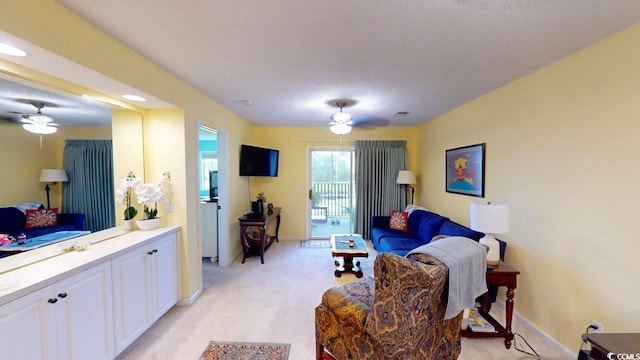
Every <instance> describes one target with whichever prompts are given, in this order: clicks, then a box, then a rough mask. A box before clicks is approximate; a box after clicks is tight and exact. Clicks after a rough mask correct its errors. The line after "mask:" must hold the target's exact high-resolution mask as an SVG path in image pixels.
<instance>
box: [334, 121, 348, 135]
mask: <svg viewBox="0 0 640 360" xmlns="http://www.w3.org/2000/svg"><path fill="white" fill-rule="evenodd" d="M329 130H331V132H332V133H334V134H336V135H345V134H348V133H350V132H351V126H349V125H347V124H344V123H337V124H335V125H331V127H330V128H329Z"/></svg>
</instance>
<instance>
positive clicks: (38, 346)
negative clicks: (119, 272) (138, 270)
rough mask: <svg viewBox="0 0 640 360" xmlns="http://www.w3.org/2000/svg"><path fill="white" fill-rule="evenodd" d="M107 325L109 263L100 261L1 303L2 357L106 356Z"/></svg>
mask: <svg viewBox="0 0 640 360" xmlns="http://www.w3.org/2000/svg"><path fill="white" fill-rule="evenodd" d="M112 324H113V320H112V306H111V266H110V264H109V263H103V264H101V265H98V266H95V267H92V268H90V269H88V270H86V271H83V272H81V273H79V274H76V275H73V276H71V277H68V278H66V279H63V280H61V281H60V282H58V283H55V284H53V285H50V286H47V287H45V288H42V289H40V290H38V291H35V292H32V293H30V294H28V295H25V296H23V297H21V298H19V299H16V300H14V301H12V302H10V303H7V304H5V305H3V306H1V307H0V329H4V330H3V335H2V336H0V349H2V350H1V351H2V357H3V358H4V357H6V358H7V359H83V360H84V359H88V360H90V359H96V360H99V359H112V358H113V357H114V350H113V327H112ZM27 340H28V341H27Z"/></svg>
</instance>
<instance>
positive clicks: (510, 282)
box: [462, 261, 520, 349]
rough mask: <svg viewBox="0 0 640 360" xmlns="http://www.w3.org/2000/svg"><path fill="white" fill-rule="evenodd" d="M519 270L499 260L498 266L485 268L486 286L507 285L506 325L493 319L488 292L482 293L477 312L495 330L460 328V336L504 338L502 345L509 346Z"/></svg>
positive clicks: (511, 339) (511, 337)
mask: <svg viewBox="0 0 640 360" xmlns="http://www.w3.org/2000/svg"><path fill="white" fill-rule="evenodd" d="M518 274H520V271H519V270H518V269H516V268H514V267H513V266H510V265H508V264H505V263H504V262H503V261H500V264H499V265H498V266H494V268H493V270H487V286H491V285H494V286H506V287H507V304H506V307H507V308H506V313H505V318H506V319H505V320H506V326H502V324H500V323H499V322H498V320H496V319H494V318H493V316H491V315H490V314H489V301H488V294H487V293H485V294H484V295H482V299H481V301H480V304H481V307H480V309H478V312H479V313H480V315H482V317H484V318H485V319H487V321H488V322H490V323H491V325H493V326H494V327H495V328H496V331H495V332H473V331H471V330H470V329H464V330H462V336H465V337H469V338H481V337H501V338H504V345H505V347H506V348H507V349H509V348H511V342H512V341H513V332H512V331H511V322H512V320H513V298H514V297H515V292H514V290H515V289H516V286H517V279H518Z"/></svg>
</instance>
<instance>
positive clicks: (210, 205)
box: [200, 202, 218, 262]
mask: <svg viewBox="0 0 640 360" xmlns="http://www.w3.org/2000/svg"><path fill="white" fill-rule="evenodd" d="M200 249H201V251H202V255H201V256H202V257H208V258H211V262H216V261H218V203H217V202H202V203H200Z"/></svg>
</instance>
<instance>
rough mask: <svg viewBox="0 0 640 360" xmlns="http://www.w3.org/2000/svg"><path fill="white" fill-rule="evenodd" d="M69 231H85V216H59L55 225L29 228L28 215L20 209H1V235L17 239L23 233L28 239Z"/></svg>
mask: <svg viewBox="0 0 640 360" xmlns="http://www.w3.org/2000/svg"><path fill="white" fill-rule="evenodd" d="M69 230H84V214H57V216H56V224H55V225H49V226H37V227H28V228H27V223H26V215H25V213H24V212H22V211H21V210H20V209H18V208H15V207H10V206H9V207H2V208H0V234H8V235H10V236H13V237H15V238H17V237H18V235H20V234H21V233H23V234H25V235H26V236H27V239H28V238H32V237H36V236H42V235H46V234H51V233H54V232H58V231H69Z"/></svg>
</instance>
